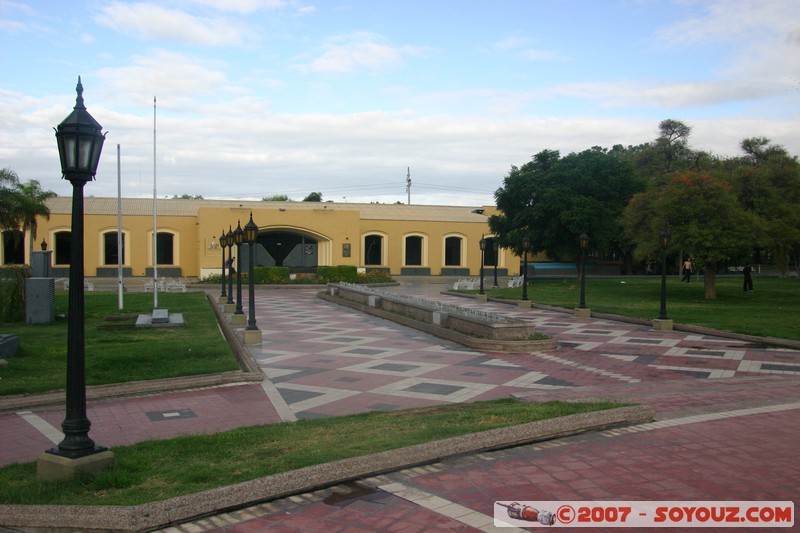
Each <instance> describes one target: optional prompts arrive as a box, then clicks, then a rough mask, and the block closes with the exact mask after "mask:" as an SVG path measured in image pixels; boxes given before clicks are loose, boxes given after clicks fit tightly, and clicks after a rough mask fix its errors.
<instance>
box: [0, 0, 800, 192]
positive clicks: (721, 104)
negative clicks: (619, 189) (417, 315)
mask: <svg viewBox="0 0 800 533" xmlns="http://www.w3.org/2000/svg"><path fill="white" fill-rule="evenodd" d="M0 68H2V72H3V76H2V79H0V167H7V168H11V169H13V170H15V171H16V172H17V173H18V174H19V175H20V178H21V179H22V180H28V179H38V180H39V181H40V182H41V183H42V186H43V187H44V188H46V189H50V190H53V191H56V192H58V193H59V194H62V195H69V194H71V188H70V185H69V183H67V182H64V181H63V180H61V179H60V170H59V165H58V154H57V149H56V144H55V139H54V137H53V130H52V128H53V127H54V126H56V125H57V124H58V123H59V122H61V120H63V119H64V118H65V117H66V116H67V115H68V114H69V113H70V111H71V109H72V107H73V105H74V102H75V85H76V82H77V77H78V75H80V76H81V77H82V81H83V86H84V98H85V101H86V106H87V108H88V109H89V112H90V113H91V114H92V115H93V116H94V118H95V119H97V121H98V122H100V123H101V124H102V125H103V127H104V130H105V131H108V136H107V141H106V145H105V148H104V152H103V157H102V160H101V164H100V169H99V171H98V176H97V181H96V182H93V183H90V184H88V185H87V187H86V190H85V193H86V195H94V196H116V194H117V161H116V146H117V144H119V145H120V152H121V154H122V157H121V169H122V192H123V195H124V196H130V197H141V196H151V195H152V194H153V173H154V166H155V172H156V176H157V180H156V181H157V189H158V195H159V196H160V197H163V196H170V197H171V196H172V195H174V194H178V195H180V194H192V195H195V194H201V195H203V196H204V197H206V198H254V199H260V198H262V197H264V196H271V195H274V194H287V195H289V196H290V197H291V198H293V199H297V200H300V199H302V198H303V197H304V196H305V195H306V194H307V193H309V192H312V191H319V192H322V194H323V199H325V200H333V201H336V202H344V201H349V202H371V201H380V202H392V203H393V202H396V201H402V202H405V201H406V200H407V195H406V172H407V167H411V178H412V188H411V201H412V203H424V204H443V205H444V204H446V205H453V204H455V205H483V204H490V203H492V201H493V193H494V191H495V190H496V189H497V188H498V187H500V186H501V185H502V180H503V177H504V176H505V175H506V174H507V172H508V170H509V168H510V167H511V165H521V164H524V163H525V162H527V161H528V160H529V159H530V157H531V156H532V155H533V154H535V153H538V152H540V151H541V150H544V149H553V150H560V151H561V152H562V154H567V153H569V152H573V151H581V150H585V149H588V148H590V147H592V146H603V147H607V148H610V147H612V146H613V145H615V144H623V145H629V144H640V143H644V142H647V141H651V140H653V139H654V138H655V137H656V136H657V134H658V123H659V122H660V121H661V120H664V119H667V118H671V119H676V120H681V121H683V122H685V123H686V124H688V125H690V126H692V128H693V130H692V136H691V138H690V144H691V145H692V146H693V147H694V148H696V149H702V150H706V151H709V152H712V153H715V154H719V155H736V154H738V153H739V143H740V141H741V140H742V139H744V138H746V137H754V136H763V137H768V138H769V139H771V140H772V141H773V142H774V143H776V144H781V145H783V146H785V147H786V148H787V150H789V152H790V153H791V154H793V155H800V130H798V118H800V105H799V104H800V2H798V1H797V0H752V1H751V0H697V1H695V0H674V1H668V0H558V1H556V0H497V1H488V0H486V1H466V0H464V1H456V0H427V1H422V0H419V1H417V0H405V1H390V0H383V1H381V0H364V1H362V0H355V1H350V0H342V1H338V0H319V1H314V0H308V1H305V0H302V1H300V0H224V1H223V0H165V1H159V2H148V1H144V0H143V1H139V2H128V1H114V0H111V1H109V0H103V1H100V0H97V1H96V0H85V1H84V0H71V1H69V2H63V1H60V0H59V1H57V0H53V1H30V2H25V1H19V0H0ZM154 97H155V98H157V111H156V132H157V134H156V137H157V142H156V159H155V165H154V160H153V115H154V113H153V110H154V109H153V99H154Z"/></svg>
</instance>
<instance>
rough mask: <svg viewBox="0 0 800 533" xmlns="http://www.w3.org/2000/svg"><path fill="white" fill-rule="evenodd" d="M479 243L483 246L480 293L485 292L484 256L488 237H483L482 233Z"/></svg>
mask: <svg viewBox="0 0 800 533" xmlns="http://www.w3.org/2000/svg"><path fill="white" fill-rule="evenodd" d="M478 244H479V245H480V247H481V290H480V291H478V294H485V293H484V292H483V257H484V252H485V251H486V239H484V238H483V235H481V240H480V241H478Z"/></svg>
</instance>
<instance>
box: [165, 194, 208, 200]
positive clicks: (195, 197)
mask: <svg viewBox="0 0 800 533" xmlns="http://www.w3.org/2000/svg"><path fill="white" fill-rule="evenodd" d="M172 199H173V200H202V199H203V195H202V194H195V195H191V194H181V195H180V196H178V195H177V194H174V195H173V196H172Z"/></svg>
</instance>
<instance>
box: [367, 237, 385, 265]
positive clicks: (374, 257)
mask: <svg viewBox="0 0 800 533" xmlns="http://www.w3.org/2000/svg"><path fill="white" fill-rule="evenodd" d="M382 257H383V237H381V236H380V235H367V236H366V237H364V264H365V265H380V264H382Z"/></svg>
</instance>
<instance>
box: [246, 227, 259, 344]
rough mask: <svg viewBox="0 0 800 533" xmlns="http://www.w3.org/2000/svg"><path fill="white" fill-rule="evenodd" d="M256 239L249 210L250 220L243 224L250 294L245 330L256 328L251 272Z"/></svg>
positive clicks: (255, 228)
mask: <svg viewBox="0 0 800 533" xmlns="http://www.w3.org/2000/svg"><path fill="white" fill-rule="evenodd" d="M256 239H258V226H257V225H256V223H255V222H253V212H252V211H251V212H250V221H249V222H248V223H247V224H245V225H244V240H245V241H247V244H249V245H250V249H249V252H250V253H249V254H247V255H248V258H247V262H248V269H247V273H248V274H247V282H248V285H249V291H248V295H249V296H250V301H249V302H248V309H247V310H248V312H249V313H250V314H249V316H248V317H247V328H246V329H247V330H249V331H253V330H258V327H256V294H255V275H254V274H253V269H254V268H255V262H256Z"/></svg>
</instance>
